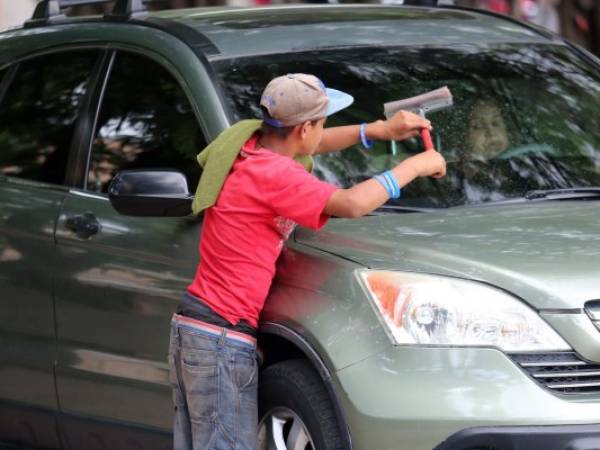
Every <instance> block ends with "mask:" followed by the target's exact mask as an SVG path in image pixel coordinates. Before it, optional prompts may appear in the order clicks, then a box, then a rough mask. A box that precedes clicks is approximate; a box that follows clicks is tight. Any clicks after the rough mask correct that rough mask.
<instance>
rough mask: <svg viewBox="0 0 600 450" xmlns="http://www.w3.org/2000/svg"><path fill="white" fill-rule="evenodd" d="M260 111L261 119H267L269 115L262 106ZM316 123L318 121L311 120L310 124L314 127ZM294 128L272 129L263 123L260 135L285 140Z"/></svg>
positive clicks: (293, 126) (272, 127)
mask: <svg viewBox="0 0 600 450" xmlns="http://www.w3.org/2000/svg"><path fill="white" fill-rule="evenodd" d="M260 109H262V113H263V117H264V118H268V117H269V113H268V112H267V109H266V108H265V107H263V106H261V107H260ZM318 121H319V119H315V120H311V121H310V123H311V124H312V125H315V124H316V123H317V122H318ZM295 127H296V125H292V126H289V127H274V126H273V125H269V124H268V123H266V122H264V121H263V123H262V125H261V127H260V132H261V133H262V134H266V135H268V134H273V135H275V136H277V137H279V138H282V139H285V138H287V137H288V136H289V135H290V134H292V131H294V128H295Z"/></svg>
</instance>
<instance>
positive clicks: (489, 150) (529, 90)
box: [217, 44, 600, 208]
mask: <svg viewBox="0 0 600 450" xmlns="http://www.w3.org/2000/svg"><path fill="white" fill-rule="evenodd" d="M217 69H218V72H219V74H220V76H221V78H222V82H223V89H224V92H225V93H226V97H227V101H228V102H229V107H230V109H231V114H232V120H234V121H235V120H238V119H242V118H250V117H260V109H259V107H258V103H259V98H260V94H261V92H262V89H263V88H264V86H265V85H266V83H268V81H269V80H270V79H272V78H273V77H275V76H278V75H281V74H285V73H291V72H304V73H312V74H314V75H316V76H318V77H319V78H321V79H322V80H323V82H324V83H325V85H326V86H329V87H333V88H336V89H340V90H343V91H345V92H348V93H350V94H352V95H353V96H354V98H355V101H354V104H353V105H352V106H351V107H349V108H347V109H345V110H344V111H341V112H339V113H337V114H335V115H333V116H331V117H330V118H328V120H327V123H326V126H335V125H346V124H356V123H361V122H370V121H374V120H377V119H381V118H383V104H384V103H386V102H389V101H392V100H398V99H404V98H408V97H413V96H415V95H418V94H422V93H425V92H428V91H431V90H434V89H437V88H440V87H442V86H448V87H449V88H450V90H451V91H452V94H453V96H454V103H455V104H454V106H453V107H451V108H449V109H447V110H444V111H439V112H435V113H432V114H430V115H429V116H428V118H429V119H430V120H431V121H432V123H433V126H434V132H433V140H434V143H435V146H436V148H437V149H438V150H439V151H440V152H442V154H443V155H444V156H445V158H446V160H447V162H448V175H447V176H446V177H445V178H444V179H440V180H434V179H431V178H420V179H417V180H416V181H414V182H413V183H411V184H410V185H408V186H406V188H405V189H403V193H402V197H401V198H400V199H398V200H390V202H389V204H390V205H395V206H406V207H421V208H441V207H450V206H459V205H467V204H481V203H485V202H491V201H499V200H505V199H510V198H516V197H523V196H524V195H525V194H526V193H527V192H529V191H532V190H540V189H564V188H573V187H575V188H577V187H589V186H600V108H599V107H598V105H600V76H599V75H598V73H597V70H595V69H594V68H592V67H591V66H590V65H588V64H587V63H586V62H584V61H583V60H582V59H580V58H578V57H576V56H575V55H574V54H572V53H571V52H569V51H568V50H567V49H566V48H563V47H557V46H550V45H527V46H525V45H508V44H507V45H501V46H494V47H489V46H488V47H481V46H476V45H464V46H455V47H452V48H437V49H436V48H410V47H394V48H355V49H337V50H328V51H318V52H303V53H297V54H293V55H268V56H259V57H251V58H244V59H231V60H227V61H221V62H219V63H218V65H217ZM420 151H422V144H421V141H420V139H417V138H415V139H410V140H407V141H403V142H396V143H389V142H375V145H374V146H373V148H371V149H369V150H367V149H364V148H362V146H360V145H356V146H353V147H352V148H350V149H347V150H345V151H343V152H339V153H333V154H324V155H319V156H317V157H316V167H315V174H316V175H317V176H318V177H319V178H321V179H323V180H326V181H329V182H331V183H334V184H336V185H338V186H340V187H348V186H351V185H352V184H355V183H357V182H359V181H362V180H365V179H367V178H369V177H372V176H373V175H375V174H377V173H380V172H382V171H384V170H386V169H389V168H392V167H393V166H394V165H396V164H397V163H399V162H400V161H402V160H403V159H405V158H407V157H409V156H410V155H412V154H415V153H417V152H420Z"/></svg>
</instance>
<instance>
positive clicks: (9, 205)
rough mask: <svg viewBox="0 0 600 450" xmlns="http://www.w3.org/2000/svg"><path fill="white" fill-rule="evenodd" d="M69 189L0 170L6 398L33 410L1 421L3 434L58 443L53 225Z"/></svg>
mask: <svg viewBox="0 0 600 450" xmlns="http://www.w3.org/2000/svg"><path fill="white" fill-rule="evenodd" d="M64 196H65V191H64V190H62V189H60V188H57V187H56V186H51V185H45V184H43V183H34V182H28V181H22V180H8V179H6V177H1V176H0V204H1V205H2V207H1V209H0V298H1V300H2V310H1V316H0V317H1V319H2V320H1V322H0V336H1V342H0V344H1V348H2V365H1V366H0V398H1V399H2V400H3V401H5V402H9V403H11V404H12V405H14V407H16V408H17V409H19V408H27V407H34V408H35V409H36V410H37V411H38V413H37V414H36V416H38V417H37V418H36V419H34V420H35V421H36V422H37V423H36V424H35V426H34V424H33V423H32V422H30V419H32V417H31V416H28V415H25V414H24V415H23V416H20V415H13V416H12V417H7V418H6V420H3V421H2V425H1V426H0V429H2V435H6V434H9V435H13V436H15V438H16V439H17V440H18V441H20V442H23V443H25V444H33V443H35V442H39V443H43V444H44V445H47V446H55V445H58V436H57V435H56V432H55V431H53V432H52V433H45V432H43V430H44V429H46V428H49V429H50V430H53V429H54V415H55V413H56V412H58V404H57V399H56V392H55V386H54V362H55V358H56V346H55V340H54V335H55V334H54V304H53V298H52V285H53V275H54V269H55V265H54V262H55V259H54V258H55V254H54V227H55V224H56V218H57V216H58V211H59V208H60V205H61V202H62V201H63V198H64Z"/></svg>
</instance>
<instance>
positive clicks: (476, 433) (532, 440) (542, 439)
mask: <svg viewBox="0 0 600 450" xmlns="http://www.w3.org/2000/svg"><path fill="white" fill-rule="evenodd" d="M474 448H484V449H486V450H521V449H527V450H598V449H600V424H595V425H563V426H543V427H540V426H533V427H532V426H529V427H525V426H523V427H497V428H492V427H489V428H488V427H480V428H469V429H466V430H462V431H459V432H458V433H455V434H453V435H452V436H450V437H449V438H448V439H446V440H445V441H444V442H442V443H441V444H440V445H438V446H437V447H436V448H435V450H466V449H474Z"/></svg>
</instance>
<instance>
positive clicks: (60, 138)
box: [0, 50, 99, 448]
mask: <svg viewBox="0 0 600 450" xmlns="http://www.w3.org/2000/svg"><path fill="white" fill-rule="evenodd" d="M98 54H99V52H97V51H92V50H80V51H64V52H58V53H52V54H46V55H42V56H37V57H32V58H29V59H27V60H24V61H21V62H19V63H16V64H14V65H12V66H10V67H9V68H8V69H6V70H5V71H4V73H5V75H6V76H5V77H4V80H3V82H2V83H0V299H1V304H2V307H1V308H0V441H2V442H10V443H17V444H25V445H35V446H38V445H39V446H42V447H44V448H56V447H58V446H59V441H58V436H57V433H56V413H57V411H58V405H57V398H56V390H55V384H54V381H55V380H54V363H55V359H56V336H55V321H54V303H53V292H52V290H53V277H54V275H55V272H56V269H57V267H56V265H55V262H56V260H55V256H56V255H55V242H54V231H55V226H56V220H57V217H58V212H59V208H60V205H61V203H62V201H63V200H64V198H65V195H66V193H67V190H68V189H67V187H66V173H67V165H68V159H69V153H70V148H71V146H72V140H73V135H74V130H75V127H76V124H77V122H78V119H79V116H80V111H81V110H82V105H83V103H84V101H85V96H86V93H87V91H88V86H89V83H90V78H91V74H92V72H93V69H94V65H95V63H96V62H97V60H98ZM3 94H4V95H3Z"/></svg>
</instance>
